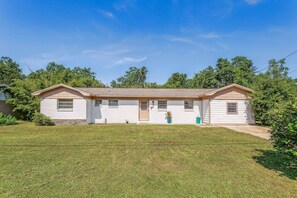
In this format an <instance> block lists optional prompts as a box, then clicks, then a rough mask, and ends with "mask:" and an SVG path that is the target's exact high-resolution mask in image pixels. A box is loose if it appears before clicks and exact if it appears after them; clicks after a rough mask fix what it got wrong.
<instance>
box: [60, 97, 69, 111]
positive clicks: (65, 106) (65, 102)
mask: <svg viewBox="0 0 297 198" xmlns="http://www.w3.org/2000/svg"><path fill="white" fill-rule="evenodd" d="M58 109H67V110H68V109H69V110H71V109H73V99H58Z"/></svg>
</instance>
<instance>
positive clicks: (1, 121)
mask: <svg viewBox="0 0 297 198" xmlns="http://www.w3.org/2000/svg"><path fill="white" fill-rule="evenodd" d="M14 124H16V119H15V117H13V116H12V115H5V114H3V113H0V125H14Z"/></svg>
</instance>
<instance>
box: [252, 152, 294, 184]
mask: <svg viewBox="0 0 297 198" xmlns="http://www.w3.org/2000/svg"><path fill="white" fill-rule="evenodd" d="M256 151H258V152H259V153H260V154H261V155H259V156H255V157H253V158H254V160H255V161H256V162H257V163H259V164H261V165H262V166H264V167H265V168H268V169H270V170H273V171H276V172H277V173H279V174H280V175H282V176H286V177H288V178H289V179H292V180H297V169H296V168H291V167H288V166H286V165H285V161H286V158H285V157H284V156H283V155H281V154H280V153H279V152H277V151H274V150H259V149H256Z"/></svg>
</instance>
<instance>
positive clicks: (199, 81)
mask: <svg viewBox="0 0 297 198" xmlns="http://www.w3.org/2000/svg"><path fill="white" fill-rule="evenodd" d="M218 84H219V82H218V80H217V79H216V72H215V70H214V68H213V67H211V66H208V67H207V68H206V69H204V70H202V71H200V72H199V73H196V74H195V75H194V77H193V79H192V86H191V87H192V88H217V87H218Z"/></svg>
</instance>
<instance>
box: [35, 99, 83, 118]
mask: <svg viewBox="0 0 297 198" xmlns="http://www.w3.org/2000/svg"><path fill="white" fill-rule="evenodd" d="M57 103H58V100H57V99H54V98H49V99H48V98H46V99H41V101H40V112H41V113H42V114H44V115H46V116H49V117H50V118H51V119H53V120H55V119H57V120H61V119H62V120H63V119H64V120H72V119H78V120H86V119H87V100H86V99H73V111H59V110H58V109H57Z"/></svg>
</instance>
